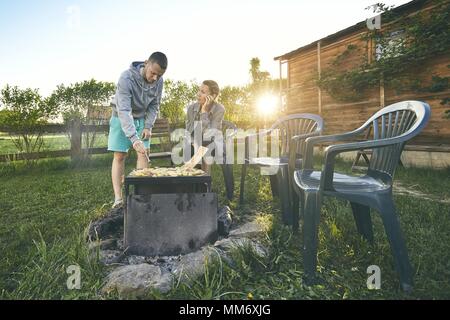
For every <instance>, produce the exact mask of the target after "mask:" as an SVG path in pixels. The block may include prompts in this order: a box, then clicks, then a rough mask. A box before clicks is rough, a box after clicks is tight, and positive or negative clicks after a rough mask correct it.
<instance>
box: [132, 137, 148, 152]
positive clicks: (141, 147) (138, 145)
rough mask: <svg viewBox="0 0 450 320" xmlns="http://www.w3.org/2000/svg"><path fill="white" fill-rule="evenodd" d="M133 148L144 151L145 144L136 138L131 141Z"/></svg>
mask: <svg viewBox="0 0 450 320" xmlns="http://www.w3.org/2000/svg"><path fill="white" fill-rule="evenodd" d="M133 149H134V150H136V152H139V153H145V146H144V143H143V142H142V140H136V141H135V142H134V143H133Z"/></svg>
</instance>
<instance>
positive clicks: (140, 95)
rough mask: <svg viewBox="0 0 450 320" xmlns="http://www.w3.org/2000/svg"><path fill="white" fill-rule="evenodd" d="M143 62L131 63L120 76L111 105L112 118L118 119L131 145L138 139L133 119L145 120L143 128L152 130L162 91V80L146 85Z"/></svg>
mask: <svg viewBox="0 0 450 320" xmlns="http://www.w3.org/2000/svg"><path fill="white" fill-rule="evenodd" d="M143 67H144V62H133V63H132V64H131V66H130V68H129V69H128V70H126V71H124V72H123V73H122V74H121V75H120V79H119V82H118V83H117V89H116V94H115V96H114V100H113V102H112V103H111V106H112V108H113V116H117V117H119V120H120V124H121V126H122V130H123V132H124V133H125V136H127V137H128V138H129V139H130V140H131V142H132V143H134V142H135V141H136V140H138V139H140V137H138V135H137V131H136V127H135V125H134V121H133V120H134V119H141V118H144V119H145V126H144V127H145V128H146V129H152V127H153V124H154V123H155V120H156V117H157V115H158V111H159V105H160V103H161V96H162V90H163V83H164V80H163V78H162V77H161V78H159V79H158V80H157V81H155V82H154V83H152V84H150V83H148V82H147V81H146V80H145V79H144V77H143V75H142V73H141V69H142V68H143Z"/></svg>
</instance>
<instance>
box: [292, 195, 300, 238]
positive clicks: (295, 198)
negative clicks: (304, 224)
mask: <svg viewBox="0 0 450 320" xmlns="http://www.w3.org/2000/svg"><path fill="white" fill-rule="evenodd" d="M301 207H302V205H301V203H300V196H299V195H298V194H297V192H294V191H293V192H292V231H293V232H294V233H298V226H299V217H300V216H301V213H300V208H301Z"/></svg>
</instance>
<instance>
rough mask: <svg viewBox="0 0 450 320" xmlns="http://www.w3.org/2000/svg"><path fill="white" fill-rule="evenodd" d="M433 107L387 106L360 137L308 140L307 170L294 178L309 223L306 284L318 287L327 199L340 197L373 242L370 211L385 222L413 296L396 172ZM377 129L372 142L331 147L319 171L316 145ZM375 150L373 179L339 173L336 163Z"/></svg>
mask: <svg viewBox="0 0 450 320" xmlns="http://www.w3.org/2000/svg"><path fill="white" fill-rule="evenodd" d="M430 112H431V111H430V107H429V105H428V104H426V103H424V102H419V101H404V102H399V103H395V104H393V105H390V106H387V107H385V108H383V109H381V110H380V111H378V112H377V113H376V114H375V115H373V116H372V117H371V118H370V119H369V120H368V121H367V122H366V123H364V124H363V125H362V126H361V127H360V128H359V129H356V130H354V131H351V132H348V133H344V134H338V135H329V136H321V137H312V138H308V139H306V144H305V152H306V157H305V160H304V164H303V168H302V170H297V171H295V173H294V179H293V181H294V183H293V187H294V190H295V191H296V193H297V194H298V196H299V197H298V198H297V197H296V198H297V199H295V200H296V201H297V200H300V203H299V205H300V215H302V218H303V228H302V231H303V263H304V268H305V275H306V280H307V281H308V282H310V283H311V282H314V280H315V272H316V266H317V246H318V228H319V222H320V209H321V205H322V198H323V196H332V197H338V198H341V199H344V200H348V201H350V203H351V207H352V210H353V216H354V218H355V221H356V226H357V229H358V232H359V233H360V234H361V235H362V236H363V237H364V238H366V239H367V240H369V241H372V240H373V231H372V221H371V218H370V208H372V209H375V210H377V211H378V212H379V213H380V215H381V218H382V221H383V224H384V228H385V231H386V234H387V237H388V239H389V243H390V246H391V250H392V253H393V256H394V262H395V266H396V269H397V272H398V274H399V276H400V283H401V287H402V289H403V290H405V291H410V290H412V286H413V280H412V267H411V265H410V262H409V258H408V253H407V249H406V246H405V242H404V240H403V236H402V233H401V229H400V225H399V222H398V219H397V215H396V212H395V205H394V201H393V199H392V184H393V179H394V172H395V169H396V167H397V164H398V162H399V159H400V156H401V153H402V150H403V146H404V144H405V143H406V142H407V141H408V140H409V139H411V138H413V137H414V136H416V135H417V134H419V133H420V132H421V130H422V129H423V128H424V127H425V125H426V123H427V122H428V119H429V118H430ZM370 128H372V132H373V135H371V137H370V138H371V139H370V140H368V141H362V142H350V143H343V144H336V145H330V146H328V147H327V148H326V149H325V154H324V165H323V169H322V171H314V170H313V148H314V145H317V144H319V143H326V142H338V141H343V140H348V139H352V138H354V137H355V136H357V135H360V134H362V133H363V132H364V131H365V130H368V129H370ZM361 149H372V157H371V160H370V165H369V168H368V171H367V174H366V175H364V176H361V177H354V176H349V175H345V174H339V173H335V172H334V163H335V158H336V156H337V155H338V154H340V153H342V152H347V151H357V150H361Z"/></svg>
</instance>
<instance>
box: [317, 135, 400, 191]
mask: <svg viewBox="0 0 450 320" xmlns="http://www.w3.org/2000/svg"><path fill="white" fill-rule="evenodd" d="M404 140H405V139H404V137H403V136H398V137H394V138H387V139H382V140H369V141H360V142H350V143H343V144H337V145H331V146H328V147H327V148H326V149H325V155H324V159H325V160H324V165H323V168H322V175H321V177H320V188H321V189H322V190H333V175H334V164H335V162H336V156H337V155H338V154H340V153H343V152H348V151H356V150H361V149H376V148H382V147H386V146H390V145H394V144H398V143H403V142H404Z"/></svg>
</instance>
